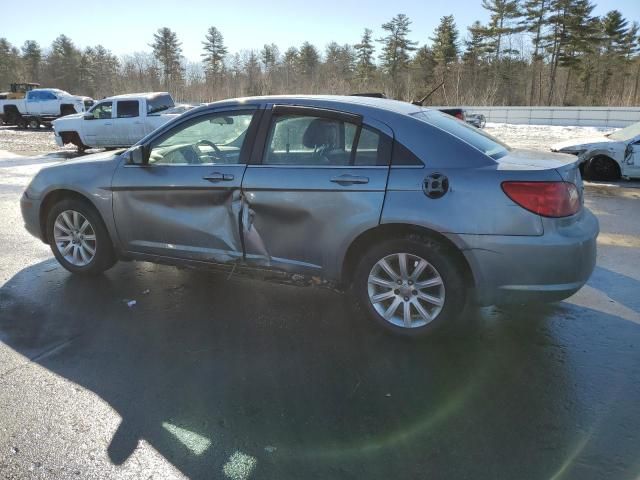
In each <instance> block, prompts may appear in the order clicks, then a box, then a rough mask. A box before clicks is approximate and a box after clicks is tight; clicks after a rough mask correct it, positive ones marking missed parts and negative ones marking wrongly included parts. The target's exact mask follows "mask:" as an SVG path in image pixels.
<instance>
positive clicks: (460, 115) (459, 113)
mask: <svg viewBox="0 0 640 480" xmlns="http://www.w3.org/2000/svg"><path fill="white" fill-rule="evenodd" d="M455 117H456V118H458V119H460V120H464V115H462V112H458V113H456V115H455Z"/></svg>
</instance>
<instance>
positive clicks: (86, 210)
mask: <svg viewBox="0 0 640 480" xmlns="http://www.w3.org/2000/svg"><path fill="white" fill-rule="evenodd" d="M67 210H72V211H76V212H79V213H80V214H81V215H82V216H84V217H85V218H86V219H87V220H88V221H89V223H90V226H91V228H92V229H93V231H94V232H95V236H96V243H95V255H94V256H93V258H92V259H91V261H90V262H89V263H88V264H87V265H84V266H77V265H74V264H72V263H70V262H69V261H67V260H66V259H65V258H64V256H63V255H62V253H61V252H60V251H59V250H58V247H57V245H56V242H55V239H54V224H55V221H56V219H57V218H58V216H59V215H60V214H61V213H62V212H64V211H67ZM47 239H48V240H49V246H50V247H51V251H52V252H53V255H54V256H55V257H56V259H57V260H58V262H60V265H62V266H63V267H64V268H65V269H67V270H68V271H70V272H71V273H77V274H82V275H97V274H100V273H102V272H104V271H105V270H108V269H109V268H111V267H112V266H113V265H114V264H115V263H116V260H117V259H116V255H115V253H114V249H113V244H112V243H111V238H110V237H109V233H108V232H107V227H105V225H104V222H103V221H102V218H101V217H100V214H99V213H98V212H97V211H96V209H95V207H94V206H93V205H91V204H90V203H89V202H88V201H84V200H81V199H78V198H66V199H62V200H60V201H59V202H57V203H56V204H54V205H53V206H52V207H51V209H50V210H49V212H48V214H47Z"/></svg>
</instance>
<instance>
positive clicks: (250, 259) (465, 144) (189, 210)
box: [21, 96, 598, 335]
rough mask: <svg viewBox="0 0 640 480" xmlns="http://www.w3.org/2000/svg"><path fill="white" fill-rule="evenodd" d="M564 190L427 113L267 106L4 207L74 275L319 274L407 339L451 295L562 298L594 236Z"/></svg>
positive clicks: (158, 133)
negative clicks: (185, 269) (114, 270)
mask: <svg viewBox="0 0 640 480" xmlns="http://www.w3.org/2000/svg"><path fill="white" fill-rule="evenodd" d="M116 102H117V101H116ZM90 122H91V121H89V122H88V123H90ZM185 167H186V168H185ZM582 190H583V187H582V181H581V177H580V173H579V172H578V167H577V162H576V159H575V158H574V157H571V156H570V155H560V154H553V153H548V154H544V153H540V152H534V151H524V150H522V151H519V150H512V149H510V148H509V147H507V146H506V145H504V144H503V143H501V142H500V141H499V140H496V139H495V138H493V137H491V136H489V135H488V134H486V133H484V132H483V131H481V130H478V129H476V128H473V127H471V126H469V125H467V124H465V123H462V122H459V121H458V120H456V119H453V118H451V117H450V116H448V115H443V114H442V113H440V112H438V111H435V110H430V109H426V108H422V107H418V106H415V105H412V104H410V103H406V102H398V101H394V100H386V99H379V98H366V97H338V96H275V97H256V98H244V99H240V100H227V101H221V102H215V103H212V104H209V105H206V106H202V107H199V108H195V109H193V110H191V111H188V112H186V113H185V114H184V115H182V116H181V117H179V118H177V119H175V120H174V121H172V122H170V123H168V124H166V125H164V126H161V127H160V128H158V129H157V130H155V131H154V132H152V133H151V134H150V135H148V136H147V137H145V138H144V139H143V140H142V141H141V142H139V143H138V144H136V145H135V146H134V147H132V148H130V149H129V150H127V151H125V152H124V153H120V154H112V153H110V152H105V153H100V154H94V155H89V156H86V157H83V158H81V159H77V160H72V161H68V162H65V163H63V164H58V165H55V166H50V167H45V168H43V169H42V170H40V172H39V173H38V174H37V175H36V176H35V177H34V179H33V180H32V182H31V183H30V185H29V186H28V187H27V189H26V191H25V193H24V195H23V197H22V201H21V206H22V214H23V217H24V221H25V225H26V228H27V230H28V231H29V232H31V233H32V234H33V235H35V236H36V237H38V238H40V239H42V240H43V241H44V242H46V243H48V244H50V245H51V249H52V251H53V253H54V255H55V257H56V258H57V259H58V261H59V262H60V263H61V264H62V266H64V267H65V268H66V269H67V270H69V271H71V272H73V273H76V274H96V273H99V272H102V271H104V270H106V269H108V268H110V267H111V266H112V265H113V264H114V263H115V262H116V260H117V259H138V260H145V261H153V262H160V263H169V264H194V265H207V264H208V265H211V264H217V265H227V266H229V267H230V268H232V267H235V266H238V265H240V266H245V267H256V268H259V269H261V270H264V269H272V270H277V271H280V272H286V273H288V274H303V275H308V276H310V277H313V276H319V277H322V278H324V279H325V280H327V281H330V282H332V283H335V284H337V285H340V286H342V287H343V288H345V289H348V290H349V292H350V293H351V295H352V297H351V298H353V301H354V302H355V304H356V305H359V306H360V308H361V309H362V310H363V311H364V312H366V314H367V315H368V316H369V317H370V318H371V319H372V320H374V321H376V322H378V323H379V324H380V325H382V326H384V327H386V328H387V329H389V330H390V331H392V332H396V333H401V334H407V335H419V334H425V333H428V332H430V331H432V330H433V329H435V328H438V327H440V326H444V325H450V324H451V322H454V321H455V320H456V318H457V317H458V314H459V312H460V310H461V309H462V307H463V306H464V305H465V302H466V299H468V298H470V299H473V300H475V301H476V302H478V303H480V304H482V305H491V304H500V303H512V302H526V301H555V300H560V299H563V298H566V297H568V296H569V295H571V294H573V293H574V292H576V291H577V290H578V289H580V288H581V287H582V285H584V283H585V282H586V281H587V279H588V278H589V276H590V275H591V272H592V270H593V268H594V265H595V258H596V236H597V234H598V221H597V220H596V218H595V216H594V215H593V214H592V213H591V212H590V211H589V210H588V209H587V208H585V207H584V206H583V198H582ZM247 294H249V292H247Z"/></svg>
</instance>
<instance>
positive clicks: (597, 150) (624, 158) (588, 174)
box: [551, 122, 640, 180]
mask: <svg viewBox="0 0 640 480" xmlns="http://www.w3.org/2000/svg"><path fill="white" fill-rule="evenodd" d="M551 151H553V152H561V153H570V154H572V155H576V156H577V157H578V162H579V164H580V168H581V169H582V170H583V172H584V175H585V178H590V179H593V180H617V179H619V178H620V177H629V178H640V122H638V123H633V124H631V125H629V126H628V127H626V128H623V129H621V130H618V131H615V132H612V133H608V134H606V135H600V136H597V137H594V138H592V139H588V140H582V141H580V142H578V143H576V142H575V141H567V142H561V143H558V144H556V145H554V146H553V147H551Z"/></svg>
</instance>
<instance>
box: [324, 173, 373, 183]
mask: <svg viewBox="0 0 640 480" xmlns="http://www.w3.org/2000/svg"><path fill="white" fill-rule="evenodd" d="M331 181H332V182H333V183H339V184H340V185H354V184H364V183H369V177H360V176H358V175H349V174H346V175H338V176H337V177H333V178H332V179H331Z"/></svg>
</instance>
